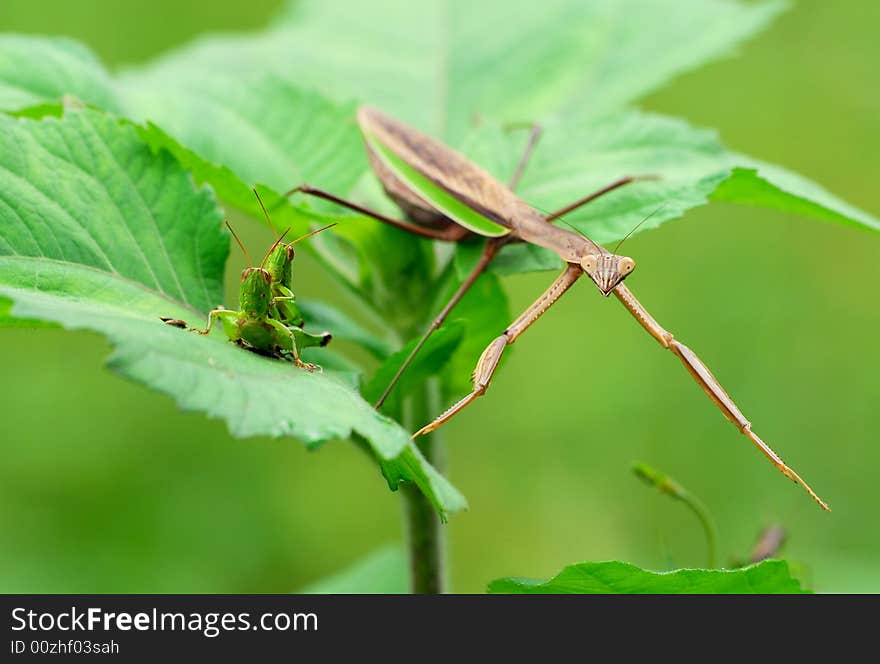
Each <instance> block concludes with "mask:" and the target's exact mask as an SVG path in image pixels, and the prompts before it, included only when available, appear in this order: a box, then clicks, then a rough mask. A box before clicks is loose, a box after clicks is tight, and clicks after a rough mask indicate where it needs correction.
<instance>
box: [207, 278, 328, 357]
mask: <svg viewBox="0 0 880 664" xmlns="http://www.w3.org/2000/svg"><path fill="white" fill-rule="evenodd" d="M281 301H283V300H280V299H279V298H276V297H275V296H274V295H273V294H272V277H271V275H270V274H269V271H268V270H266V269H264V268H262V267H249V268H245V270H244V272H242V274H241V288H240V292H239V310H238V311H231V310H228V309H214V310H213V311H212V312H211V313H210V314H208V325H207V326H206V327H205V329H204V330H200V331H199V334H208V333H209V332H210V331H211V327H212V325H213V323H214V321H215V320H219V321H220V323H221V324H222V326H223V331H224V332H225V333H226V336H227V337H229V340H230V341H235V342H237V343H243V345H245V346H246V347H248V348H251V349H253V350H255V351H257V352H258V353H262V354H266V355H275V356H285V355H291V356H292V357H293V361H294V364H296V366H298V367H300V368H303V369H307V370H309V371H314V370H315V369H317V368H318V366H317V365H315V364H311V363H309V362H303V361H302V360H301V359H300V356H299V351H300V346H299V344H298V343H297V335H296V333H295V332H294V331H293V329H291V328H289V327H287V326H286V325H284V324H283V323H282V322H281V321H279V320H278V319H276V318H275V317H274V316H273V315H272V314H273V310H275V309H276V308H277V306H278V304H279V302H281ZM328 336H329V335H328Z"/></svg>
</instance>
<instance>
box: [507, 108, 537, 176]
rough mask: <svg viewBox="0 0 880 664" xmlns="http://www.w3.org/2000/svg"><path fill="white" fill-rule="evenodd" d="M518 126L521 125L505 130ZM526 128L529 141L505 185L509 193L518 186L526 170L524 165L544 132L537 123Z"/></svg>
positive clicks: (513, 126) (515, 126)
mask: <svg viewBox="0 0 880 664" xmlns="http://www.w3.org/2000/svg"><path fill="white" fill-rule="evenodd" d="M520 126H521V125H508V127H507V128H508V129H518V128H519V127H520ZM526 126H528V128H529V140H528V143H526V147H525V149H524V150H523V153H522V156H520V158H519V163H517V165H516V169H514V171H513V175H512V176H511V178H510V180H509V181H508V183H507V188H508V189H510V190H511V191H514V190H515V189H516V186H517V185H518V184H519V181H520V178H522V174H523V172H524V171H525V170H526V165H527V164H528V163H529V161H530V160H531V158H532V154H533V153H534V152H535V146H537V145H538V139H540V138H541V133H542V132H543V131H544V128H543V127H542V126H541V125H539V124H538V123H537V122H532V123H531V124H529V125H526Z"/></svg>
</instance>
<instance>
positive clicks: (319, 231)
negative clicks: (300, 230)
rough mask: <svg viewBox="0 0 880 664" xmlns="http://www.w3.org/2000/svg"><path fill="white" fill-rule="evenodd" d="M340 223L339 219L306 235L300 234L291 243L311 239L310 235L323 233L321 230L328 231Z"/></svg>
mask: <svg viewBox="0 0 880 664" xmlns="http://www.w3.org/2000/svg"><path fill="white" fill-rule="evenodd" d="M338 223H339V222H338V221H334V222H333V223H332V224H327V225H326V226H322V227H321V228H319V229H317V230H314V231H311V232H309V233H306V234H305V235H300V236H299V237H298V238H296V239H295V240H294V241H293V242H291V243H290V244H296V243H297V242H299V241H300V240H307V239H309V238H310V237H312V236H313V235H317V234H318V233H321V232H323V231H326V230H327V229H328V228H333V227H334V226H336V224H338ZM287 230H288V231H289V230H290V229H289V228H288V229H287ZM284 232H285V233H286V232H287V231H284Z"/></svg>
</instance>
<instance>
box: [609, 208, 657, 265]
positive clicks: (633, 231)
mask: <svg viewBox="0 0 880 664" xmlns="http://www.w3.org/2000/svg"><path fill="white" fill-rule="evenodd" d="M666 203H667V201H663V202H662V203H661V204H660V205H659V206H658V207H657V208H656V209H655V210H654V211H653V212H652V213H651V214H649V215H648V216H647V217H645V218H644V219H642V220H641V221H640V222H639V223H637V224H636V225H635V226H633V229H632V230H631V231H630V232H629V233H627V234H626V235H624V236H623V239H621V241H620V242H618V243H617V244H616V245H615V246H614V251H612V252H611V253H612V254H616V253H617V250H618V249H620V245H622V244H623V243H624V242H626V240H627V239H628V238H629V236H630V235H632V234H633V233H635V232H636V231H637V230H638V229H639V226H641V225H642V224H644V223H645V222H646V221H648V219H650V218H651V217H653V216H654V215H655V214H657V213H658V212H660V210H662V209H663V208H665V207H666Z"/></svg>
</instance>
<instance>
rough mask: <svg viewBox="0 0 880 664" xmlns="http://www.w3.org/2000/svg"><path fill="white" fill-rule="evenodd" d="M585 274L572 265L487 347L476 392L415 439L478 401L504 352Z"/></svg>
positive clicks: (478, 371)
mask: <svg viewBox="0 0 880 664" xmlns="http://www.w3.org/2000/svg"><path fill="white" fill-rule="evenodd" d="M583 273H584V272H583V270H582V269H581V267H580V266H578V265H569V266H568V267H566V268H565V271H564V272H563V273H562V274H561V275H559V277H557V279H556V281H554V282H553V283H552V284H551V285H550V288H548V289H547V290H546V291H544V293H543V294H542V295H541V297H539V298H538V299H537V300H535V302H534V303H533V304H532V305H531V306H530V307H529V308H528V309H526V310H525V311H524V312H523V313H522V314H521V315H520V316H519V318H517V319H516V320H515V321H513V323H511V324H510V326H509V327H508V328H507V329H506V330H504V332H503V333H502V334H501V336H499V337H496V339H495V340H494V341H493V342H492V343H490V344H489V345H488V346H486V350H484V351H483V354H482V355H480V359H479V360H478V361H477V367H476V369H474V376H473V378H474V389H473V391H472V392H471V393H470V394H468V395H467V396H466V397H464V398H463V399H461V400H460V401H459V402H458V403H456V404H455V405H453V406H452V407H451V408H449V409H448V410H447V411H446V412H444V413H443V414H441V415H440V416H439V417H438V418H437V419H435V420H434V421H433V422H431V423H430V424H428V425H426V426H424V427H422V428H421V429H419V430H418V431H416V432H415V433H414V434H413V438H416V437H417V436H422V435H424V434H426V433H430V432H431V431H434V430H435V429H437V428H439V427H440V426H442V425H443V424H445V423H446V422H448V421H449V420H451V419H452V418H453V417H455V416H456V415H457V414H458V413H459V412H460V411H461V410H462V409H463V408H465V407H466V406H467V405H468V404H470V403H471V402H473V401H475V400H476V399H477V397H481V396H483V395H484V394H485V393H486V390H487V389H488V388H489V382H490V381H491V380H492V374H494V373H495V369H497V368H498V362H499V361H500V360H501V356H502V355H503V353H504V349H505V348H507V347H508V346H509V345H510V344H512V343H513V342H514V341H516V339H517V337H519V335H521V334H522V333H523V332H525V331H526V330H527V329H528V328H529V326H530V325H531V324H532V323H534V322H535V321H536V320H538V318H540V317H541V315H542V314H543V313H544V312H545V311H547V309H549V308H550V307H551V306H553V304H554V303H555V302H556V301H557V300H558V299H559V298H560V297H562V295H563V294H564V293H565V291H567V290H568V289H569V288H570V287H571V285H572V284H573V283H574V282H575V281H577V280H578V278H579V277H580V276H581V275H582V274H583Z"/></svg>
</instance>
